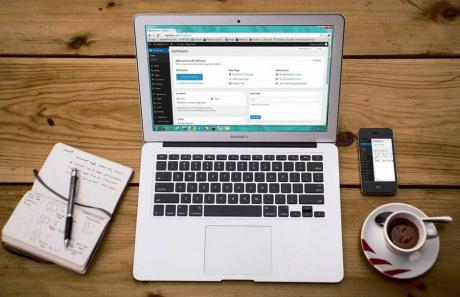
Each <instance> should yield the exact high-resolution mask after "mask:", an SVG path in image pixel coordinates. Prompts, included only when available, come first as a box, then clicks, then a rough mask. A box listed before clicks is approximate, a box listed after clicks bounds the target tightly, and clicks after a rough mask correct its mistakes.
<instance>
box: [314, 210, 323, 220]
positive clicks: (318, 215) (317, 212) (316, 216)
mask: <svg viewBox="0 0 460 297" xmlns="http://www.w3.org/2000/svg"><path fill="white" fill-rule="evenodd" d="M324 217H325V214H324V211H315V218H324Z"/></svg>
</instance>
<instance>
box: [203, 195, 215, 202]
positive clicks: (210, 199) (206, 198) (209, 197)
mask: <svg viewBox="0 0 460 297" xmlns="http://www.w3.org/2000/svg"><path fill="white" fill-rule="evenodd" d="M214 199H215V196H214V194H205V195H204V203H206V204H214Z"/></svg>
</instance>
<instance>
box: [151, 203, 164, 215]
mask: <svg viewBox="0 0 460 297" xmlns="http://www.w3.org/2000/svg"><path fill="white" fill-rule="evenodd" d="M164 211H165V206H164V205H154V206H153V215H154V216H163V215H164Z"/></svg>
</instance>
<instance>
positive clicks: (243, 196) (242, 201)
mask: <svg viewBox="0 0 460 297" xmlns="http://www.w3.org/2000/svg"><path fill="white" fill-rule="evenodd" d="M250 198H251V197H250V196H249V194H241V195H240V204H249V203H250V202H251V199H250Z"/></svg>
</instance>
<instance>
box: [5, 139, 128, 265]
mask: <svg viewBox="0 0 460 297" xmlns="http://www.w3.org/2000/svg"><path fill="white" fill-rule="evenodd" d="M72 168H76V169H77V170H78V175H79V178H78V183H77V191H76V203H77V204H76V205H75V207H74V210H73V228H72V234H71V239H70V245H69V247H67V248H65V247H64V223H65V216H66V212H67V201H66V200H64V199H65V198H66V197H67V196H68V192H69V183H70V171H71V170H72ZM132 172H133V170H132V169H131V168H129V167H126V166H124V165H121V164H118V163H115V162H112V161H109V160H106V159H103V158H100V157H98V156H95V155H92V154H89V153H87V152H84V151H81V150H79V149H76V148H74V147H71V146H68V145H65V144H62V143H58V144H56V145H55V146H54V147H53V149H52V151H51V153H50V154H49V156H48V158H47V160H46V161H45V163H44V164H43V167H42V168H41V170H40V172H39V174H38V175H39V178H40V179H41V180H42V181H43V182H44V183H45V184H46V185H47V186H48V188H50V189H51V190H52V191H54V192H56V193H57V194H58V195H56V194H55V193H53V192H52V191H50V190H49V189H48V188H46V187H45V186H44V185H43V184H42V183H40V182H39V181H37V180H36V181H35V182H34V184H33V187H32V189H31V190H30V191H28V192H27V193H26V194H25V195H24V196H23V197H22V199H21V200H20V201H19V203H18V205H17V206H16V209H15V210H14V211H13V214H12V215H11V217H10V218H9V219H8V222H7V223H6V225H5V226H4V228H3V230H2V241H3V244H4V245H5V247H6V248H9V249H11V250H14V251H17V252H20V253H23V254H27V255H30V256H33V257H36V258H40V259H43V260H46V261H50V262H53V263H55V264H57V265H61V266H63V267H65V268H68V269H71V270H73V271H76V272H79V273H85V272H86V270H87V268H88V265H89V263H90V260H91V258H92V257H93V255H94V253H95V251H96V249H97V247H98V245H99V242H100V241H101V239H102V237H103V235H104V232H105V230H106V228H107V226H108V224H109V222H110V219H111V217H112V215H113V213H114V211H115V208H116V206H117V204H118V201H119V200H120V197H121V195H122V193H123V191H124V189H125V187H126V185H127V183H128V181H129V178H130V177H131V175H132ZM59 196H61V197H59Z"/></svg>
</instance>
